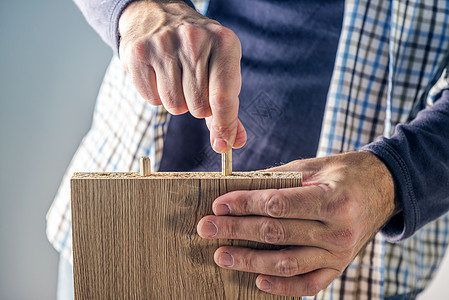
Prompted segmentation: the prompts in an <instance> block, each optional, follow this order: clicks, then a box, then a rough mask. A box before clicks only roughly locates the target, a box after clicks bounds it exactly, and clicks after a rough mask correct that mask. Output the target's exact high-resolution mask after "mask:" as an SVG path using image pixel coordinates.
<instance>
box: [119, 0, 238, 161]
mask: <svg viewBox="0 0 449 300" xmlns="http://www.w3.org/2000/svg"><path fill="white" fill-rule="evenodd" d="M119 31H120V35H121V42H120V58H121V60H122V62H123V63H124V66H125V69H126V70H127V71H128V72H129V73H130V74H131V76H132V79H133V82H134V85H135V86H136V88H137V90H138V92H139V93H140V95H142V97H143V98H144V99H146V100H147V101H148V102H150V103H151V104H153V105H161V104H162V105H164V107H165V108H166V109H167V110H168V111H169V112H170V113H172V114H175V115H178V114H183V113H185V112H187V111H190V113H191V114H192V115H193V116H194V117H197V118H206V123H207V126H208V128H209V130H210V132H211V144H212V146H213V148H214V150H215V151H217V152H220V153H223V152H226V151H227V150H229V149H230V148H231V147H234V148H240V147H242V146H243V145H244V144H245V142H246V133H245V130H244V128H243V125H242V123H241V122H240V121H239V119H238V117H237V114H238V107H239V99H238V95H239V93H240V88H241V74H240V59H241V55H242V54H241V45H240V41H239V39H238V38H237V36H236V35H235V34H234V32H233V31H232V30H230V29H228V28H226V27H223V26H221V25H220V24H219V23H218V22H216V21H213V20H211V19H208V18H206V17H204V16H202V15H201V14H199V13H198V12H196V11H195V10H194V9H192V8H191V7H189V6H188V5H187V4H186V3H185V2H183V1H163V0H153V1H136V2H133V3H131V4H130V5H129V6H128V7H127V8H126V9H125V11H124V12H123V14H122V15H121V17H120V21H119Z"/></svg>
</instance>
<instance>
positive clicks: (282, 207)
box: [212, 185, 329, 221]
mask: <svg viewBox="0 0 449 300" xmlns="http://www.w3.org/2000/svg"><path fill="white" fill-rule="evenodd" d="M327 197H329V193H328V190H327V189H326V188H325V187H323V186H321V185H311V186H305V187H295V188H285V189H278V190H277V189H270V190H257V191H235V192H230V193H227V194H225V195H223V196H220V197H218V198H217V199H216V200H215V201H214V203H213V204H212V209H213V211H214V214H216V215H233V216H245V215H259V216H267V217H273V218H287V219H303V220H318V221H325V216H323V213H322V211H323V210H322V208H323V207H325V205H324V204H325V203H326V202H327V201H326V199H327Z"/></svg>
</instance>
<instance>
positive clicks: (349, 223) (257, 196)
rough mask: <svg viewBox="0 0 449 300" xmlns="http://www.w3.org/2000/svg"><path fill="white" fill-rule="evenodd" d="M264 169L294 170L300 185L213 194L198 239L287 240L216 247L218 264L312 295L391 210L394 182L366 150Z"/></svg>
mask: <svg viewBox="0 0 449 300" xmlns="http://www.w3.org/2000/svg"><path fill="white" fill-rule="evenodd" d="M269 171H278V172H279V171H301V172H303V177H304V186H303V187H298V188H288V189H280V190H261V191H236V192H231V193H228V194H225V195H223V196H221V197H219V198H217V199H216V200H215V201H214V203H213V211H214V214H215V216H206V217H204V218H203V219H201V220H200V222H199V223H198V227H197V231H198V233H199V235H200V236H201V237H203V238H211V239H240V240H251V241H258V242H262V243H269V244H278V245H289V247H288V248H286V249H283V250H279V251H274V250H270V251H268V250H253V249H248V248H239V247H229V246H227V247H221V248H219V249H217V251H216V252H215V255H214V260H215V262H216V263H217V264H218V265H219V266H220V267H223V268H227V269H234V270H240V271H245V272H254V273H259V274H262V275H259V276H258V277H257V280H256V285H257V286H258V287H259V288H260V289H261V290H263V291H266V292H269V293H272V294H277V295H285V296H311V295H315V294H317V293H318V292H319V291H320V290H322V289H324V288H325V287H326V286H328V285H329V284H330V283H331V282H332V281H333V280H334V279H335V278H336V277H337V276H338V275H340V274H341V273H342V272H343V271H344V270H345V268H346V267H347V266H348V265H349V263H350V262H351V261H352V260H353V259H354V257H355V256H356V255H357V253H359V251H360V250H361V249H362V248H363V247H364V246H365V245H366V243H367V242H368V241H369V240H370V239H371V238H372V237H373V235H374V234H375V233H376V232H377V231H378V230H379V228H380V227H381V226H382V225H384V224H385V223H386V221H387V220H388V219H389V218H390V217H391V216H392V214H393V212H394V210H395V203H394V183H393V179H392V177H391V174H390V172H389V171H388V169H387V168H386V166H385V165H384V164H383V163H382V162H381V161H380V160H379V159H378V158H377V157H376V156H374V155H373V154H371V153H370V152H352V153H346V154H340V155H335V156H329V157H324V158H315V159H308V160H299V161H294V162H291V163H289V164H287V165H284V166H282V167H277V168H273V169H270V170H269Z"/></svg>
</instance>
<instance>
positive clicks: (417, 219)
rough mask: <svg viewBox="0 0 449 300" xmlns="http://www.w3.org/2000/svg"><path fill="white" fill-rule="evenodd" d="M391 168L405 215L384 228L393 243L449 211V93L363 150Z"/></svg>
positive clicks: (394, 219)
mask: <svg viewBox="0 0 449 300" xmlns="http://www.w3.org/2000/svg"><path fill="white" fill-rule="evenodd" d="M363 150H365V151H366V150H367V151H371V152H372V153H373V154H375V155H376V156H377V157H379V158H380V159H381V160H382V161H383V162H384V163H385V164H386V166H387V167H388V169H389V170H390V172H391V174H392V176H393V178H394V181H395V189H396V198H397V201H398V202H399V203H400V204H401V207H402V211H401V212H400V213H399V214H397V215H395V216H394V217H393V218H392V219H391V220H390V221H389V222H388V223H387V224H386V226H385V227H384V228H383V229H382V233H383V235H384V237H385V238H386V239H387V240H388V241H390V242H398V241H401V240H403V239H405V238H408V237H410V236H411V235H412V234H413V233H414V232H415V231H417V230H418V229H419V228H421V227H422V226H424V225H425V224H427V223H429V222H431V221H433V220H435V219H437V218H438V217H440V216H442V215H443V214H445V213H446V212H447V211H449V90H446V91H443V93H442V95H441V97H440V98H439V99H438V100H437V101H436V102H435V104H434V105H433V106H432V107H430V108H428V109H424V110H422V111H421V112H420V113H418V115H417V117H416V118H415V119H414V120H413V121H412V122H410V123H409V124H402V125H398V126H397V127H396V129H395V133H394V135H393V136H392V137H391V138H385V137H381V138H378V139H377V140H376V141H375V142H373V143H371V144H369V145H367V146H365V147H363V148H362V151H363Z"/></svg>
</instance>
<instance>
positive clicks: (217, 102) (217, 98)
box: [209, 89, 238, 113]
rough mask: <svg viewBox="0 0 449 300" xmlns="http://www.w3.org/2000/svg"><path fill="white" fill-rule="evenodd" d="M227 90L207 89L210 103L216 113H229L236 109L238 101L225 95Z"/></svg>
mask: <svg viewBox="0 0 449 300" xmlns="http://www.w3.org/2000/svg"><path fill="white" fill-rule="evenodd" d="M226 94H227V92H226V91H224V90H222V89H214V90H210V91H209V97H210V101H211V104H212V105H213V106H214V108H215V110H216V111H217V112H218V113H229V112H234V111H236V107H237V108H238V101H236V99H232V98H231V97H229V96H227V95H226Z"/></svg>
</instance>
